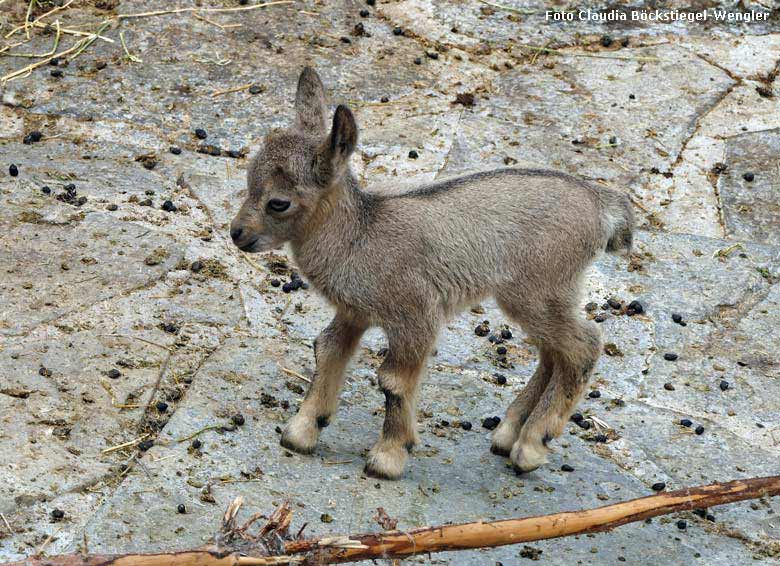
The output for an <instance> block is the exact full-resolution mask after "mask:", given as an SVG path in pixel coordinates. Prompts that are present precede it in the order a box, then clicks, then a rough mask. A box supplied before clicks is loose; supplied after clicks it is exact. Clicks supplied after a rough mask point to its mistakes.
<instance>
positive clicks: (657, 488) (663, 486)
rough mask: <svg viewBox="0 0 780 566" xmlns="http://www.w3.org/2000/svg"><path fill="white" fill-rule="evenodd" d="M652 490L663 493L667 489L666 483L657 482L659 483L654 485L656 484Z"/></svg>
mask: <svg viewBox="0 0 780 566" xmlns="http://www.w3.org/2000/svg"><path fill="white" fill-rule="evenodd" d="M651 489H652V490H653V491H663V490H665V489H666V484H665V483H664V482H662V481H659V482H657V483H654V484H653V485H652V486H651Z"/></svg>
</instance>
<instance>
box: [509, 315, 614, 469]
mask: <svg viewBox="0 0 780 566" xmlns="http://www.w3.org/2000/svg"><path fill="white" fill-rule="evenodd" d="M554 310H556V309H553V311H554ZM550 330H551V331H552V332H553V336H554V338H553V336H551V335H550V333H549V332H548V333H546V334H547V336H546V337H545V340H546V346H547V347H550V348H552V349H553V350H554V354H553V356H554V362H553V373H552V377H551V379H550V382H549V384H548V385H547V388H546V389H545V390H544V393H543V394H542V396H541V398H540V399H539V401H538V402H537V404H536V406H535V407H534V409H533V411H531V414H530V415H529V416H528V419H527V420H526V421H525V424H524V425H523V428H522V429H521V431H520V436H519V438H518V439H517V441H516V442H515V444H514V446H512V452H511V454H510V457H511V459H512V463H513V464H514V468H515V471H517V472H530V471H531V470H535V469H536V468H538V467H539V466H540V465H542V464H543V463H545V462H546V461H547V454H548V451H549V450H548V447H547V445H548V443H549V442H550V440H552V439H554V438H557V437H558V436H560V435H561V433H562V432H563V428H564V426H565V424H566V422H567V421H568V419H569V416H570V415H571V413H572V412H573V411H574V408H575V407H576V405H577V402H578V401H579V399H580V397H581V396H582V391H583V389H584V388H585V386H586V385H587V383H588V380H589V379H590V375H591V373H592V372H593V368H594V366H595V365H596V362H597V360H598V358H599V355H600V353H601V333H600V332H599V330H598V327H597V326H596V324H595V323H593V322H589V321H584V320H581V319H579V318H578V317H576V316H574V315H572V316H569V317H565V318H560V319H558V320H556V321H554V322H553V321H551V323H550ZM553 340H554V342H553Z"/></svg>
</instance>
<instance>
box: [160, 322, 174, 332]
mask: <svg viewBox="0 0 780 566" xmlns="http://www.w3.org/2000/svg"><path fill="white" fill-rule="evenodd" d="M160 328H162V329H163V331H165V332H167V333H168V334H175V333H177V332H178V331H179V327H178V326H176V325H175V324H174V323H172V322H163V323H162V324H161V325H160Z"/></svg>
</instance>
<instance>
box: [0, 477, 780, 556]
mask: <svg viewBox="0 0 780 566" xmlns="http://www.w3.org/2000/svg"><path fill="white" fill-rule="evenodd" d="M774 495H780V476H772V477H766V478H752V479H745V480H734V481H731V482H727V483H714V484H710V485H707V486H701V487H693V488H688V489H681V490H677V491H670V492H666V493H660V494H657V495H651V496H648V497H640V498H639V499H633V500H631V501H624V502H622V503H615V504H613V505H607V506H605V507H598V508H596V509H588V510H584V511H568V512H564V513H555V514H553V515H543V516H539V517H529V518H523V519H507V520H503V521H490V522H482V521H479V522H475V523H464V524H460V525H443V526H438V527H424V528H420V529H414V530H412V531H407V532H402V531H387V532H378V533H366V534H359V535H351V536H331V537H322V538H315V539H306V540H292V541H290V540H289V538H288V542H285V543H284V544H283V546H274V548H279V550H280V551H281V554H277V555H274V556H269V555H268V551H267V550H265V549H266V548H268V546H267V545H266V544H265V541H267V540H269V537H274V541H278V540H279V538H282V539H283V538H284V537H285V536H286V533H287V528H288V527H289V525H290V520H291V513H292V511H291V508H290V505H289V504H284V505H282V506H280V507H279V508H278V509H277V510H276V511H275V512H274V514H273V515H272V517H271V519H269V521H268V524H266V526H265V527H264V528H263V529H261V531H260V533H258V534H257V535H255V536H251V535H249V533H248V532H247V528H248V526H249V524H250V523H251V522H252V521H254V520H255V519H256V518H257V516H253V517H252V518H250V521H249V522H248V523H247V524H245V525H244V526H243V527H237V526H236V522H235V516H236V514H237V512H238V507H240V506H241V503H242V501H241V500H235V501H234V502H233V503H231V505H230V506H229V507H228V511H227V512H226V513H225V516H224V517H223V520H222V529H221V531H220V534H219V535H218V536H217V542H218V543H219V544H215V545H210V546H206V547H203V548H200V549H196V550H184V551H178V552H177V551H172V552H163V553H157V554H120V555H91V556H83V555H81V554H67V555H62V556H52V557H47V558H43V557H39V556H35V557H31V558H28V559H27V560H25V561H23V562H16V563H11V564H5V565H0V566H44V565H46V566H98V565H101V566H270V565H274V566H289V565H292V564H300V563H302V562H304V561H305V562H306V563H311V564H338V563H344V562H358V561H362V560H375V559H380V558H381V559H395V558H406V557H409V556H413V555H415V554H428V553H433V552H443V551H453V550H473V549H476V548H491V547H497V546H504V545H509V544H518V543H522V542H531V541H536V540H544V539H551V538H558V537H565V536H571V535H580V534H586V533H597V532H603V531H609V530H611V529H614V528H615V527H619V526H621V525H625V524H627V523H633V522H636V521H643V520H645V519H648V518H650V517H657V516H659V515H666V514H669V513H674V512H677V511H687V510H690V509H700V508H709V507H713V506H715V505H724V504H726V503H734V502H737V501H744V500H746V499H758V498H760V497H766V496H774ZM236 539H240V540H239V542H240V551H238V550H236V551H231V548H230V546H229V545H230V544H231V543H232V541H234V540H236Z"/></svg>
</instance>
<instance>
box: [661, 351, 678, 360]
mask: <svg viewBox="0 0 780 566" xmlns="http://www.w3.org/2000/svg"><path fill="white" fill-rule="evenodd" d="M677 357H678V356H677V354H675V353H674V352H666V353H665V354H664V359H665V360H666V361H667V362H674V361H676V360H677Z"/></svg>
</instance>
